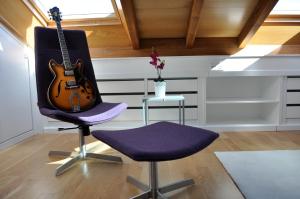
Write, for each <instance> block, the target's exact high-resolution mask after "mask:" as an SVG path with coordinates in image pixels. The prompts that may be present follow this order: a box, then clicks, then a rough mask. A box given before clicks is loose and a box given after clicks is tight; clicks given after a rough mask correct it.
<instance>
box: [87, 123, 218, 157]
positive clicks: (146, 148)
mask: <svg viewBox="0 0 300 199" xmlns="http://www.w3.org/2000/svg"><path fill="white" fill-rule="evenodd" d="M92 135H93V136H94V137H95V138H97V139H99V140H100V141H102V142H104V143H106V144H108V145H109V146H111V147H112V148H114V149H116V150H118V151H120V152H121V153H123V154H125V155H127V156H128V157H130V158H132V159H133V160H136V161H167V160H174V159H179V158H183V157H186V156H189V155H192V154H194V153H196V152H198V151H200V150H202V149H204V148H205V147H207V146H208V145H209V144H210V143H212V142H213V141H214V140H215V139H216V138H217V137H218V136H219V135H218V134H217V133H215V132H212V131H208V130H205V129H201V128H196V127H191V126H185V125H179V124H175V123H170V122H158V123H155V124H151V125H148V126H144V127H140V128H134V129H127V130H118V131H102V130H96V131H93V132H92Z"/></svg>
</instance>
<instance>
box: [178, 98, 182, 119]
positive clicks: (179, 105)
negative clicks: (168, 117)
mask: <svg viewBox="0 0 300 199" xmlns="http://www.w3.org/2000/svg"><path fill="white" fill-rule="evenodd" d="M181 109H182V103H181V100H179V101H178V111H179V121H178V122H179V124H181V123H182V118H181Z"/></svg>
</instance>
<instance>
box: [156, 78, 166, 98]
mask: <svg viewBox="0 0 300 199" xmlns="http://www.w3.org/2000/svg"><path fill="white" fill-rule="evenodd" d="M154 88H155V89H154V90H155V97H160V98H164V97H165V96H166V82H165V81H157V82H154Z"/></svg>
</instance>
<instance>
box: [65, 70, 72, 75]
mask: <svg viewBox="0 0 300 199" xmlns="http://www.w3.org/2000/svg"><path fill="white" fill-rule="evenodd" d="M65 76H74V71H73V70H65Z"/></svg>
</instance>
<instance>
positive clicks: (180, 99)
mask: <svg viewBox="0 0 300 199" xmlns="http://www.w3.org/2000/svg"><path fill="white" fill-rule="evenodd" d="M167 101H178V105H179V106H178V108H179V124H183V125H184V124H185V116H184V115H185V113H184V112H185V110H184V96H183V95H166V96H165V97H163V98H162V97H155V96H147V97H144V98H143V117H144V118H143V119H144V123H145V125H148V123H149V107H148V105H149V103H150V102H167Z"/></svg>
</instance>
